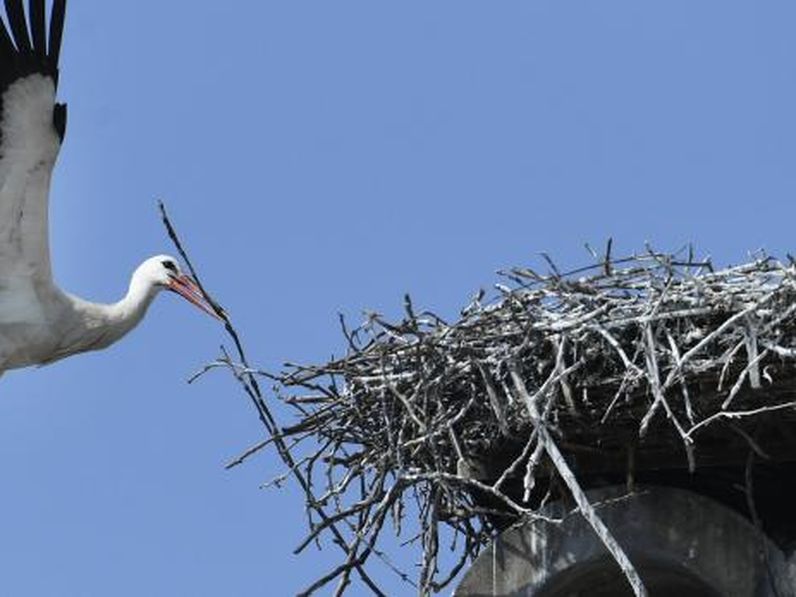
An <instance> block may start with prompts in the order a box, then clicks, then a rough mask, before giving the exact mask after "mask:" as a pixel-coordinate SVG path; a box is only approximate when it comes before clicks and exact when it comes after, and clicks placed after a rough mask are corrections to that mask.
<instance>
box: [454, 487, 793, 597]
mask: <svg viewBox="0 0 796 597" xmlns="http://www.w3.org/2000/svg"><path fill="white" fill-rule="evenodd" d="M626 493H627V492H626V490H625V489H624V488H623V487H612V488H602V489H598V490H592V491H589V492H588V495H589V499H590V501H591V502H592V503H594V504H597V503H601V502H603V504H602V505H601V506H600V507H599V509H598V513H599V515H600V517H601V518H602V519H603V520H604V521H605V523H606V524H607V526H608V528H609V529H610V530H611V532H612V533H613V534H614V536H615V537H616V539H617V540H618V541H619V542H620V544H621V545H622V546H623V548H624V549H625V550H626V552H627V553H628V555H629V557H630V559H631V560H632V561H633V563H634V565H635V566H636V567H637V569H638V570H639V573H640V574H641V576H642V578H643V579H644V582H645V584H646V586H647V589H648V590H649V592H650V595H651V597H669V596H675V597H711V596H715V597H794V596H796V590H794V587H796V574H794V568H796V566H794V563H793V562H788V561H787V559H786V556H785V554H783V553H782V551H781V550H780V549H779V548H778V547H777V546H776V545H774V544H773V543H772V542H771V541H770V540H768V539H767V538H766V537H765V536H763V535H762V534H761V532H759V531H758V529H756V528H755V526H754V525H752V524H751V523H750V522H749V521H748V520H747V519H746V518H744V517H742V516H741V515H740V514H738V513H737V512H735V511H734V510H731V509H730V508H728V507H726V506H724V505H722V504H719V503H718V502H716V501H714V500H712V499H710V498H707V497H704V496H701V495H698V494H696V493H692V492H690V491H685V490H682V489H674V488H665V487H648V488H640V489H638V490H637V491H636V493H635V494H633V495H630V496H625V497H623V495H624V494H626ZM551 514H556V513H555V512H552V511H551ZM454 595H456V596H457V597H487V596H490V597H498V596H500V597H503V596H528V597H531V596H533V597H624V596H625V595H632V592H631V591H630V588H629V585H628V584H627V582H626V581H625V579H624V577H623V576H622V573H621V571H620V570H619V568H618V566H617V565H616V563H615V562H613V560H611V559H610V557H609V555H608V552H607V551H606V549H605V547H604V546H603V545H602V543H601V542H600V541H599V539H598V538H597V536H596V535H595V534H594V531H593V530H592V529H591V527H590V526H589V525H588V523H586V521H585V520H584V519H583V518H582V517H581V516H580V514H577V513H575V514H570V515H569V516H567V517H566V518H565V519H564V520H563V522H560V523H555V524H553V523H549V522H543V521H536V522H533V523H528V524H526V525H524V526H521V527H516V528H512V529H510V530H508V531H506V532H504V533H503V534H502V535H500V536H499V537H498V538H497V539H496V540H495V541H494V542H493V544H492V545H490V546H489V547H488V548H487V549H485V550H484V551H483V552H482V553H481V555H480V556H479V557H478V558H477V559H476V561H475V563H474V564H473V566H472V568H471V569H470V570H469V571H468V572H467V574H466V575H465V577H464V579H463V580H462V582H461V584H460V585H459V587H458V588H457V589H456V590H455V592H454Z"/></svg>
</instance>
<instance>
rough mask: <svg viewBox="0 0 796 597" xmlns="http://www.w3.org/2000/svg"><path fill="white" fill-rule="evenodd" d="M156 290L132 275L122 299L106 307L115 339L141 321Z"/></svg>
mask: <svg viewBox="0 0 796 597" xmlns="http://www.w3.org/2000/svg"><path fill="white" fill-rule="evenodd" d="M158 290H159V288H157V287H156V286H153V285H152V284H150V283H148V282H147V281H145V280H142V279H141V278H139V277H138V276H135V275H134V276H133V277H132V279H131V280H130V287H129V288H128V289H127V294H126V295H125V296H124V298H122V299H121V300H120V301H118V302H116V303H113V304H111V305H107V311H106V316H107V318H108V323H109V324H110V325H111V326H113V327H114V328H115V329H114V332H115V334H114V335H116V336H117V338H119V337H121V336H123V335H124V334H126V333H127V332H129V331H130V330H131V329H132V328H134V327H135V326H136V325H137V324H138V322H139V321H141V319H142V318H143V317H144V315H145V314H146V310H147V309H148V308H149V305H151V304H152V300H153V299H154V298H155V296H156V295H157V293H158Z"/></svg>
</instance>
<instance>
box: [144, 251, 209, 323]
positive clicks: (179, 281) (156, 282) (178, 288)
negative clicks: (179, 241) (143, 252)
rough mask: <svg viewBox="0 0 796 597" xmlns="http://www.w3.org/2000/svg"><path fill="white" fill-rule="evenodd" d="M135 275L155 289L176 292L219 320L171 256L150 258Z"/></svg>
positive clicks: (197, 287)
mask: <svg viewBox="0 0 796 597" xmlns="http://www.w3.org/2000/svg"><path fill="white" fill-rule="evenodd" d="M136 275H139V276H141V278H143V279H144V280H145V281H146V282H148V283H149V284H150V285H151V286H152V287H154V288H156V289H165V290H170V291H172V292H176V293H177V294H179V295H180V296H181V297H183V298H184V299H185V300H187V301H188V302H190V303H192V304H193V305H196V306H197V307H199V308H200V309H201V310H202V311H204V312H205V313H207V314H208V315H211V316H213V317H215V318H216V319H220V317H219V316H218V314H217V313H216V312H215V310H214V309H213V307H212V306H211V305H210V304H209V303H208V302H207V300H206V299H205V298H204V296H203V295H202V291H201V290H200V289H199V286H198V285H197V284H196V282H195V281H194V279H193V278H191V276H189V275H188V274H185V273H183V272H182V270H181V269H180V263H179V261H177V259H176V258H174V257H172V256H171V255H155V256H154V257H150V258H149V259H147V260H146V261H144V263H142V264H141V265H140V266H139V268H138V270H137V271H136Z"/></svg>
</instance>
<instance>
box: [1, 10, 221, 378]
mask: <svg viewBox="0 0 796 597" xmlns="http://www.w3.org/2000/svg"><path fill="white" fill-rule="evenodd" d="M65 10H66V0H54V1H53V4H52V9H51V11H50V25H49V35H47V29H48V28H47V25H46V22H47V16H46V8H45V0H30V2H29V3H28V11H27V15H26V14H25V9H24V6H23V1H22V0H5V12H6V17H7V22H8V25H9V27H8V28H6V26H5V24H4V23H3V22H2V21H0V374H2V372H3V371H5V370H7V369H11V368H15V367H24V366H27V365H34V364H44V363H50V362H52V361H55V360H57V359H62V358H64V357H67V356H69V355H72V354H75V353H79V352H85V351H88V350H97V349H101V348H105V347H107V346H108V345H110V344H112V343H113V342H116V341H117V340H119V339H120V338H121V337H122V336H124V335H125V334H126V333H127V332H129V331H130V330H131V329H132V328H133V327H135V325H136V324H137V323H138V322H139V321H141V318H142V317H143V316H144V314H145V312H146V310H147V308H148V307H149V305H150V303H151V302H152V299H154V298H155V296H156V295H157V293H158V292H159V291H160V290H162V289H167V290H172V291H174V292H177V293H179V294H180V295H182V296H183V297H185V298H186V299H188V300H189V301H190V302H192V303H193V304H195V305H196V306H198V307H200V308H201V309H203V310H205V311H207V312H208V313H210V314H211V315H214V313H213V311H212V309H211V308H210V306H209V305H208V304H207V303H206V301H205V300H204V299H203V298H202V294H201V292H200V291H199V289H198V288H197V286H196V284H195V282H194V281H193V280H192V279H191V278H190V277H189V276H187V275H185V274H183V273H182V272H181V271H180V267H179V265H178V262H177V260H176V259H174V258H173V257H170V256H168V255H158V256H156V257H151V258H150V259H147V260H146V261H144V262H143V263H142V264H141V265H140V266H139V267H138V268H137V269H136V270H135V272H134V273H133V276H132V279H131V280H130V286H129V290H128V291H127V294H126V295H125V297H124V298H122V299H121V300H120V301H118V302H116V303H113V304H98V303H91V302H88V301H85V300H83V299H80V298H78V297H76V296H73V295H71V294H68V293H66V292H64V291H63V290H61V289H60V288H58V287H57V286H56V285H55V283H54V282H53V279H52V272H51V268H50V250H49V243H48V223H47V220H48V218H47V207H48V206H47V204H48V197H47V196H48V193H49V187H50V177H51V174H52V170H53V166H54V165H55V160H56V157H57V155H58V149H59V148H60V146H61V142H62V141H63V138H64V133H65V130H66V106H65V105H64V104H57V103H55V91H56V87H57V84H58V55H59V52H60V47H61V36H62V32H63V26H64V13H65Z"/></svg>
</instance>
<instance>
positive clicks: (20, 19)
mask: <svg viewBox="0 0 796 597" xmlns="http://www.w3.org/2000/svg"><path fill="white" fill-rule="evenodd" d="M6 14H7V15H8V24H9V25H11V31H12V33H13V34H14V41H16V42H17V50H19V53H20V54H28V53H30V51H31V46H30V38H29V37H28V25H27V23H26V22H25V9H24V7H23V6H22V0H6Z"/></svg>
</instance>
